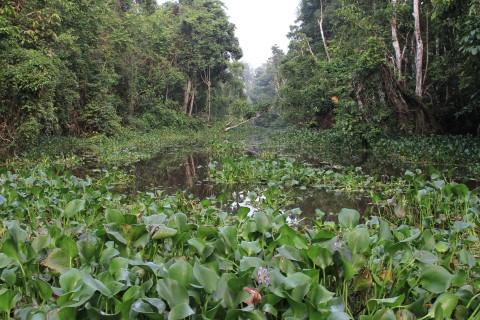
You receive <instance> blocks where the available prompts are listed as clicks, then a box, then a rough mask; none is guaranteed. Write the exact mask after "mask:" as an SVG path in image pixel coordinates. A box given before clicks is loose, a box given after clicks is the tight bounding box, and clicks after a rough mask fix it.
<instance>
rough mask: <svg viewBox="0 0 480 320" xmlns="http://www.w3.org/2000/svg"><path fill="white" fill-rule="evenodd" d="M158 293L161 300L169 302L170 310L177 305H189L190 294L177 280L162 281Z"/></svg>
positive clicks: (158, 285) (159, 283)
mask: <svg viewBox="0 0 480 320" xmlns="http://www.w3.org/2000/svg"><path fill="white" fill-rule="evenodd" d="M157 292H158V295H159V296H160V298H162V299H163V300H165V301H167V303H168V305H169V306H170V308H173V307H175V306H176V305H177V304H182V303H186V304H188V292H187V289H185V287H184V286H182V285H181V284H180V283H179V282H178V281H177V280H173V279H160V280H158V283H157Z"/></svg>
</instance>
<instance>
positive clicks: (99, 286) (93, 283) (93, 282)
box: [80, 271, 112, 297]
mask: <svg viewBox="0 0 480 320" xmlns="http://www.w3.org/2000/svg"><path fill="white" fill-rule="evenodd" d="M80 273H81V276H82V279H83V282H84V283H85V284H86V285H87V286H89V287H90V288H91V289H93V290H95V291H99V292H100V293H101V294H103V295H104V296H107V297H111V296H112V293H111V291H110V290H109V289H108V288H107V287H106V286H105V285H104V284H103V283H102V282H101V281H100V280H97V279H94V278H93V277H92V276H91V275H90V274H89V273H88V272H86V271H81V272H80Z"/></svg>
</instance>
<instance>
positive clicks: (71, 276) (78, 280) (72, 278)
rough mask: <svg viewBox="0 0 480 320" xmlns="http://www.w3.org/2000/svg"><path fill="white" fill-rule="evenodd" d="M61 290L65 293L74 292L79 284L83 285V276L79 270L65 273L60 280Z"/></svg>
mask: <svg viewBox="0 0 480 320" xmlns="http://www.w3.org/2000/svg"><path fill="white" fill-rule="evenodd" d="M59 282H60V288H62V290H63V291H65V292H72V291H74V290H75V289H76V288H77V286H78V285H79V284H82V283H83V281H82V276H81V275H80V271H78V270H77V269H70V270H68V271H67V272H65V273H63V274H62V275H61V276H60V279H59Z"/></svg>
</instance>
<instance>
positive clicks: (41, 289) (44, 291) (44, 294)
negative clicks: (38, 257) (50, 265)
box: [34, 279, 53, 301]
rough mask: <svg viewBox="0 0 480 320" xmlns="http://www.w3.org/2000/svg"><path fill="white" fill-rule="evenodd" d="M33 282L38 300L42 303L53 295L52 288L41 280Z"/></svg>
mask: <svg viewBox="0 0 480 320" xmlns="http://www.w3.org/2000/svg"><path fill="white" fill-rule="evenodd" d="M34 282H35V287H36V288H37V290H38V293H39V295H40V298H41V299H42V300H43V301H47V300H49V299H50V298H51V297H52V294H53V291H52V287H51V286H50V285H49V284H48V283H46V282H45V281H43V280H41V279H35V281H34Z"/></svg>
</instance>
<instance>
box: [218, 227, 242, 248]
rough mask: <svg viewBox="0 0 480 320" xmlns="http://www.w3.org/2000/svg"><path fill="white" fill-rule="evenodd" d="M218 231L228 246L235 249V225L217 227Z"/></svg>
mask: <svg viewBox="0 0 480 320" xmlns="http://www.w3.org/2000/svg"><path fill="white" fill-rule="evenodd" d="M218 233H219V234H220V235H221V236H222V239H223V240H224V242H225V244H226V245H227V247H228V248H231V249H233V250H235V249H236V248H237V243H238V240H237V228H235V227H221V228H218Z"/></svg>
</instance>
